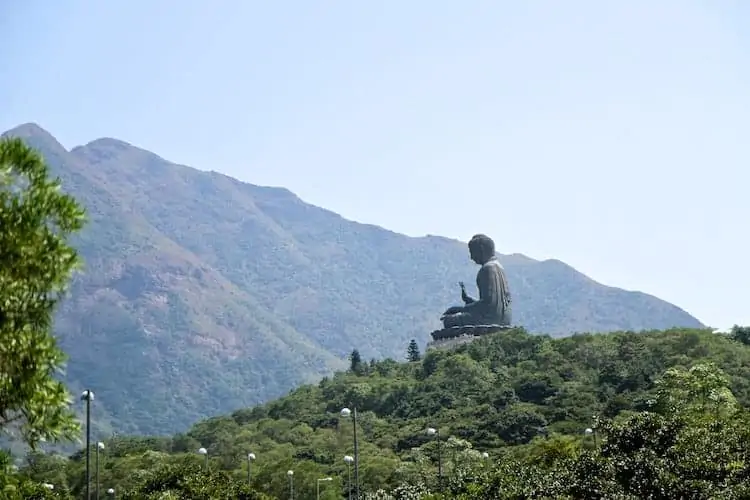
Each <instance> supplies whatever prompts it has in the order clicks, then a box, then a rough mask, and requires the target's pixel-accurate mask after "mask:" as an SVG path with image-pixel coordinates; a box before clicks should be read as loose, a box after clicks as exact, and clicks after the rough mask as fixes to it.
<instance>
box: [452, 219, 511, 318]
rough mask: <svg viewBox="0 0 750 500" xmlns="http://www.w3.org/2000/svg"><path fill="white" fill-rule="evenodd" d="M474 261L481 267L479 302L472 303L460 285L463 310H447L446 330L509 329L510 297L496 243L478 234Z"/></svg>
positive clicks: (471, 244) (472, 249) (471, 248)
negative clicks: (472, 328)
mask: <svg viewBox="0 0 750 500" xmlns="http://www.w3.org/2000/svg"><path fill="white" fill-rule="evenodd" d="M469 255H470V257H471V260H473V261H474V262H476V263H477V264H479V265H480V266H482V267H480V268H479V272H477V289H478V290H479V298H478V299H473V298H471V297H469V295H467V293H466V289H465V287H464V284H463V283H459V284H460V285H461V299H462V300H463V302H464V305H463V306H453V307H450V308H448V309H447V310H446V311H445V312H444V313H443V315H442V316H441V317H440V319H441V320H442V321H443V327H444V328H451V327H454V326H474V325H499V326H510V322H511V296H510V288H509V287H508V280H507V279H506V277H505V270H504V269H503V266H502V265H501V264H500V262H499V261H498V260H497V256H496V255H495V242H494V241H492V239H491V238H490V237H489V236H486V235H484V234H477V235H475V236H474V237H472V238H471V241H469Z"/></svg>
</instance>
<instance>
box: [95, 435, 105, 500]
mask: <svg viewBox="0 0 750 500" xmlns="http://www.w3.org/2000/svg"><path fill="white" fill-rule="evenodd" d="M103 449H104V443H102V442H101V441H97V443H96V500H99V452H100V451H101V450H103Z"/></svg>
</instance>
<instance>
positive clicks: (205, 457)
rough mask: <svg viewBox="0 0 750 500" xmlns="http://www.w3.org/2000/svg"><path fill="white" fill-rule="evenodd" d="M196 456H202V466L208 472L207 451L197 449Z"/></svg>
mask: <svg viewBox="0 0 750 500" xmlns="http://www.w3.org/2000/svg"><path fill="white" fill-rule="evenodd" d="M198 455H203V457H204V465H205V467H206V471H208V450H207V449H205V448H203V447H201V448H198Z"/></svg>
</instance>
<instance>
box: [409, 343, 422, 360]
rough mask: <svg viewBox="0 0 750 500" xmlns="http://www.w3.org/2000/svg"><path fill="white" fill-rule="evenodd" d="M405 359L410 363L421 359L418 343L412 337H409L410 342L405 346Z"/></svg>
mask: <svg viewBox="0 0 750 500" xmlns="http://www.w3.org/2000/svg"><path fill="white" fill-rule="evenodd" d="M406 359H407V360H408V361H409V362H410V363H411V362H414V361H419V360H421V359H422V353H421V352H419V345H418V344H417V341H416V340H414V339H411V342H409V347H407V348H406Z"/></svg>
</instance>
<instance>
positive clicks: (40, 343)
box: [0, 138, 84, 447]
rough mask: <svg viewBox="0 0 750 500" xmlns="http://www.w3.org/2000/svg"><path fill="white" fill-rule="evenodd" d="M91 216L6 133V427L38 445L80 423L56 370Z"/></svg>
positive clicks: (1, 233)
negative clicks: (55, 323)
mask: <svg viewBox="0 0 750 500" xmlns="http://www.w3.org/2000/svg"><path fill="white" fill-rule="evenodd" d="M83 224H84V210H83V209H82V208H81V207H80V206H79V205H78V203H76V200H75V199H74V198H72V197H71V196H69V195H66V194H63V193H62V192H61V191H60V181H59V180H57V179H51V178H50V175H49V172H48V169H47V166H46V165H45V163H44V161H43V160H42V157H41V156H40V155H39V154H38V153H36V152H35V151H34V150H32V149H31V148H30V147H28V146H27V145H26V144H24V142H23V141H21V140H20V139H10V138H2V139H0V339H2V341H1V342H0V432H5V433H12V434H15V433H18V434H19V435H20V437H21V438H22V439H23V440H24V441H26V443H28V444H29V445H31V446H32V447H34V446H35V445H36V444H37V443H38V442H39V441H40V440H48V441H60V440H66V439H72V438H73V437H74V436H75V435H76V434H77V432H78V430H79V427H78V423H77V421H76V419H75V418H74V414H73V413H72V412H71V410H70V408H69V403H70V396H69V394H68V392H67V390H66V388H65V386H64V385H63V384H62V383H61V382H60V381H59V380H57V379H56V378H55V375H56V374H57V372H58V371H59V370H60V368H61V367H62V365H63V363H64V361H65V354H64V353H63V351H62V350H61V349H60V348H59V347H58V346H57V343H56V340H55V338H54V336H53V335H52V320H53V312H54V309H55V306H56V305H57V303H58V301H59V300H60V298H61V297H62V295H63V293H64V292H65V291H66V289H67V286H68V283H69V281H70V278H71V276H72V273H73V272H74V271H75V270H76V269H77V268H78V266H79V264H80V260H79V257H78V254H77V252H76V251H75V249H73V248H72V247H71V246H70V245H69V244H68V238H69V237H70V236H71V235H73V234H74V233H76V232H77V231H79V230H80V229H81V228H82V227H83Z"/></svg>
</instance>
